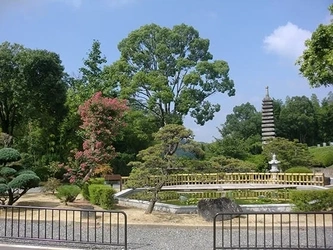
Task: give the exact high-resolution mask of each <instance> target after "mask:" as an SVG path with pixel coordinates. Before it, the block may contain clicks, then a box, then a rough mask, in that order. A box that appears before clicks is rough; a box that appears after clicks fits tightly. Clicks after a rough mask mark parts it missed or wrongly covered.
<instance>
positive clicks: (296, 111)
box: [279, 96, 317, 145]
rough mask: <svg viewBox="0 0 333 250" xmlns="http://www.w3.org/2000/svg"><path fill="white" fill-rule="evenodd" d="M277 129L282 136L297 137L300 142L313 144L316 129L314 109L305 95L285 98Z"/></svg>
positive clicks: (291, 138)
mask: <svg viewBox="0 0 333 250" xmlns="http://www.w3.org/2000/svg"><path fill="white" fill-rule="evenodd" d="M279 125H280V126H279V129H280V133H281V134H282V137H284V138H287V139H289V140H293V139H298V141H299V142H301V143H307V144H310V145H314V144H315V136H316V130H317V120H316V110H315V107H314V105H313V103H312V102H311V100H310V99H309V98H308V97H306V96H294V97H291V98H287V99H286V103H285V105H284V106H283V107H282V109H281V112H280V116H279Z"/></svg>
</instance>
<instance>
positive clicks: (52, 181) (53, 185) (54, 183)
mask: <svg viewBox="0 0 333 250" xmlns="http://www.w3.org/2000/svg"><path fill="white" fill-rule="evenodd" d="M60 185H61V182H60V180H58V179H57V178H53V177H51V178H49V179H48V180H47V182H46V183H45V184H44V186H43V188H42V191H43V192H44V193H47V192H51V193H52V194H54V193H55V191H56V190H57V188H58V187H59V186H60Z"/></svg>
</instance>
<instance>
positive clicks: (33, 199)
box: [0, 193, 333, 227]
mask: <svg viewBox="0 0 333 250" xmlns="http://www.w3.org/2000/svg"><path fill="white" fill-rule="evenodd" d="M15 205H17V206H38V207H47V208H65V209H73V211H69V212H68V211H67V212H66V211H65V210H63V211H58V210H54V211H53V212H52V211H51V210H50V209H48V210H47V209H45V210H39V211H38V210H33V211H32V210H27V213H23V212H22V211H19V210H18V209H16V210H15V211H14V213H13V217H14V218H18V217H20V218H21V219H24V218H32V217H33V218H34V219H37V218H40V219H41V220H45V219H44V218H46V220H54V221H58V220H65V218H66V219H67V220H68V221H77V222H78V221H82V217H81V215H82V214H81V211H80V209H82V208H87V207H85V206H87V205H88V206H91V205H90V204H89V203H88V202H87V201H85V200H84V199H83V198H80V197H79V198H78V199H77V200H76V201H75V202H73V203H69V204H68V205H65V204H63V203H61V202H60V200H59V199H58V198H56V197H55V196H54V195H52V194H43V193H30V194H26V195H24V196H23V197H21V199H20V200H19V201H18V202H17V203H16V204H15ZM93 207H94V209H95V210H99V211H103V210H102V209H101V208H100V207H98V206H93ZM75 209H76V211H74V210H75ZM115 210H120V211H123V212H125V213H126V215H127V223H128V224H140V225H165V226H195V227H199V226H208V227H212V226H213V222H207V221H205V220H204V219H202V218H201V217H200V216H198V215H197V214H169V213H163V212H156V211H154V212H153V213H152V214H145V213H144V210H143V209H138V208H131V207H119V206H118V207H116V208H115ZM10 211H12V210H10ZM10 213H11V212H10ZM93 215H94V216H92V217H90V221H91V223H94V224H95V223H97V224H100V223H102V221H103V222H105V223H107V222H109V221H113V222H116V221H117V220H119V221H120V222H123V220H124V216H123V215H122V214H120V215H119V217H117V215H114V214H113V215H111V216H110V214H109V213H107V212H105V213H103V212H96V213H94V214H93ZM4 217H8V215H5V211H0V218H4ZM85 220H87V219H85ZM324 221H325V224H326V226H328V224H329V225H331V226H332V227H333V214H328V215H325V216H324V215H322V214H318V215H316V216H314V215H308V216H307V218H305V216H304V215H297V214H296V215H288V214H287V215H280V214H277V215H274V216H270V215H267V216H266V217H265V218H264V217H263V215H248V216H242V217H240V218H235V219H233V220H232V223H231V224H233V225H239V224H240V225H242V226H246V225H249V226H250V227H251V226H254V225H256V226H258V227H260V226H263V225H272V224H274V225H282V227H289V226H295V227H299V226H301V227H302V226H305V225H308V226H311V225H314V223H315V224H317V225H318V224H321V225H322V224H323V222H324ZM230 222H231V221H230V220H227V221H225V222H224V225H226V226H227V227H228V226H230ZM327 223H328V224H327ZM218 225H221V222H218Z"/></svg>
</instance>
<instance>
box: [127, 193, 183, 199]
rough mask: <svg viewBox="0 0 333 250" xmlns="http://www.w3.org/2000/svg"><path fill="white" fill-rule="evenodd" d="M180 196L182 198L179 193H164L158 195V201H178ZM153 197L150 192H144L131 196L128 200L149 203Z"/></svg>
mask: <svg viewBox="0 0 333 250" xmlns="http://www.w3.org/2000/svg"><path fill="white" fill-rule="evenodd" d="M179 196H180V194H179V193H177V192H176V191H162V192H159V193H158V194H157V199H158V200H159V201H167V200H174V199H178V198H179ZM151 197H152V193H151V192H150V191H144V192H139V193H134V194H131V195H130V196H129V197H128V198H129V199H136V200H143V201H149V200H150V199H151Z"/></svg>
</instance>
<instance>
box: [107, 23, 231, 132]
mask: <svg viewBox="0 0 333 250" xmlns="http://www.w3.org/2000/svg"><path fill="white" fill-rule="evenodd" d="M118 49H119V51H120V53H121V57H120V59H119V60H118V61H116V62H115V63H113V64H112V65H111V67H109V68H108V69H107V71H108V72H109V78H110V79H111V80H112V81H113V82H115V83H117V84H119V86H120V94H121V97H122V98H126V99H129V100H130V101H131V102H132V104H133V105H135V106H137V107H139V108H140V109H144V110H146V111H149V112H151V113H152V114H154V115H155V116H156V117H157V118H158V122H159V126H160V127H161V126H164V125H165V124H171V123H177V124H181V123H182V121H183V118H184V116H185V115H187V114H190V115H191V116H192V117H193V118H194V119H195V120H196V122H197V123H198V124H200V125H204V123H205V122H206V121H208V120H211V119H213V117H214V113H215V112H217V111H219V110H220V105H219V104H212V103H210V102H209V101H208V100H207V98H208V97H209V96H211V95H213V94H215V93H225V92H226V93H228V95H229V96H232V95H234V94H235V89H234V83H233V81H232V80H231V79H230V78H229V74H228V73H229V66H228V63H227V62H225V61H222V60H216V61H212V59H213V55H212V54H210V53H209V40H208V39H203V38H200V36H199V32H198V31H197V30H195V29H194V28H193V27H191V26H187V25H185V24H181V25H176V26H174V27H173V28H172V29H169V28H165V27H160V26H158V25H156V24H151V25H145V26H142V27H141V28H140V29H138V30H135V31H132V32H131V33H130V34H129V35H128V37H127V38H125V39H123V40H122V41H121V42H120V43H119V45H118Z"/></svg>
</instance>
